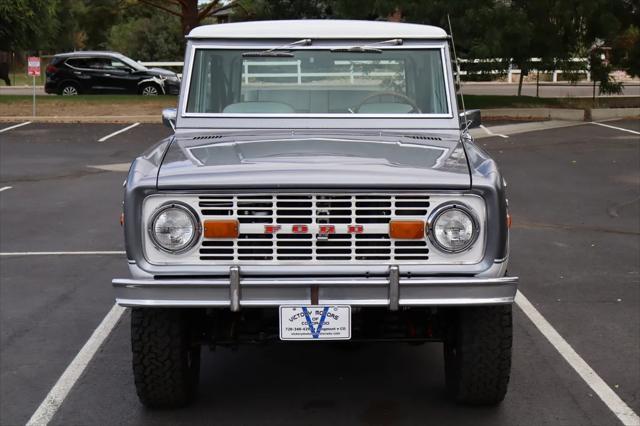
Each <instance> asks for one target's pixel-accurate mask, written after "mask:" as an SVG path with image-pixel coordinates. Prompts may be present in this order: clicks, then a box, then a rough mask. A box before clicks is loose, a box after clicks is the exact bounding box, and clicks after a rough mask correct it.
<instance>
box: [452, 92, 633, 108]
mask: <svg viewBox="0 0 640 426" xmlns="http://www.w3.org/2000/svg"><path fill="white" fill-rule="evenodd" d="M464 102H465V106H466V107H467V109H491V108H576V109H588V108H631V107H634V108H637V107H640V97H638V96H633V97H632V96H624V97H622V96H611V97H601V98H596V102H595V104H594V102H593V99H591V98H569V97H565V98H536V97H535V96H500V95H465V96H464ZM458 104H460V99H459V97H458Z"/></svg>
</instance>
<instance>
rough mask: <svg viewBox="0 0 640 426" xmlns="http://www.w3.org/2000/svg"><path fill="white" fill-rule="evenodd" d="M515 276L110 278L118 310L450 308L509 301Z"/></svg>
mask: <svg viewBox="0 0 640 426" xmlns="http://www.w3.org/2000/svg"><path fill="white" fill-rule="evenodd" d="M517 285H518V278H517V277H498V278H483V277H408V276H401V274H400V270H399V268H398V267H397V266H391V267H390V268H389V274H388V276H387V277H375V278H364V277H344V278H332V277H331V278H329V277H308V278H286V277H282V278H260V277H242V275H241V271H240V269H239V267H237V266H233V267H231V268H230V270H229V276H228V277H224V278H211V279H210V278H202V279H200V278H162V279H153V278H144V279H114V280H113V286H114V288H115V292H116V302H117V303H118V304H119V305H121V306H159V307H228V308H230V309H231V310H232V311H238V310H239V309H240V307H269V306H279V305H288V304H292V305H309V304H320V305H338V304H340V305H351V306H387V307H389V309H391V310H397V309H398V308H399V307H400V306H455V305H498V304H509V303H513V300H514V297H515V295H516V290H517Z"/></svg>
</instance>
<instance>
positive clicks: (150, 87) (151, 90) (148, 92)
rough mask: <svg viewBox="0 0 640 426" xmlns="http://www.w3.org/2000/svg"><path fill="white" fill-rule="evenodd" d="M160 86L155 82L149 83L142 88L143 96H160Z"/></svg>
mask: <svg viewBox="0 0 640 426" xmlns="http://www.w3.org/2000/svg"><path fill="white" fill-rule="evenodd" d="M158 94H159V93H158V87H157V86H156V85H155V84H147V85H146V86H144V87H143V88H142V96H158Z"/></svg>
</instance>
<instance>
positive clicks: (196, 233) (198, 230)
mask: <svg viewBox="0 0 640 426" xmlns="http://www.w3.org/2000/svg"><path fill="white" fill-rule="evenodd" d="M169 209H179V210H182V211H183V212H185V213H187V216H188V217H189V219H190V220H191V223H192V225H193V235H192V236H191V239H190V240H189V241H188V242H187V244H186V245H185V246H184V247H182V248H180V249H177V250H172V249H170V248H167V247H165V246H163V245H162V244H161V243H160V242H159V241H158V239H157V237H156V234H155V232H154V229H155V225H156V221H157V220H158V218H159V217H160V215H161V214H162V213H164V212H166V211H167V210H169ZM147 233H148V235H149V238H150V239H151V242H152V243H153V245H154V247H155V248H156V249H158V250H160V251H163V252H165V253H169V254H182V253H186V252H188V251H189V250H191V249H192V248H193V247H194V246H195V245H196V243H197V242H198V241H199V240H200V236H201V235H202V225H201V224H200V220H199V219H198V215H197V214H196V212H195V211H194V210H193V209H192V208H191V207H190V206H188V205H187V204H185V203H182V202H179V201H169V202H167V203H164V204H162V205H161V206H160V207H158V208H157V209H156V210H155V211H154V212H153V213H152V214H151V216H150V217H149V221H148V227H147Z"/></svg>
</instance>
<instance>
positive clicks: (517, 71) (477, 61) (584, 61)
mask: <svg viewBox="0 0 640 426" xmlns="http://www.w3.org/2000/svg"><path fill="white" fill-rule="evenodd" d="M458 61H459V62H460V63H463V64H464V63H474V64H480V63H487V62H502V61H503V59H502V58H492V59H459V60H458ZM569 61H570V62H574V63H582V64H583V65H584V67H583V69H578V70H574V71H571V72H575V73H579V74H585V76H586V79H587V81H591V72H590V71H589V69H588V64H589V58H571V59H569ZM529 62H533V63H536V62H542V59H541V58H531V59H529ZM530 71H531V72H537V71H538V70H537V69H535V68H532V69H531V70H530ZM459 72H460V75H461V76H462V75H470V74H479V73H480V71H478V72H468V71H463V70H459ZM483 72H484V73H486V74H502V73H503V71H500V70H489V71H483ZM543 72H545V71H544V70H543ZM546 72H548V71H546ZM564 72H567V71H565V70H553V71H552V79H551V81H553V82H554V83H557V82H558V75H559V74H562V73H564ZM520 73H522V70H520V69H518V68H515V67H514V66H513V65H510V66H509V70H508V71H507V82H508V83H513V76H514V75H518V76H519V75H520Z"/></svg>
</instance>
